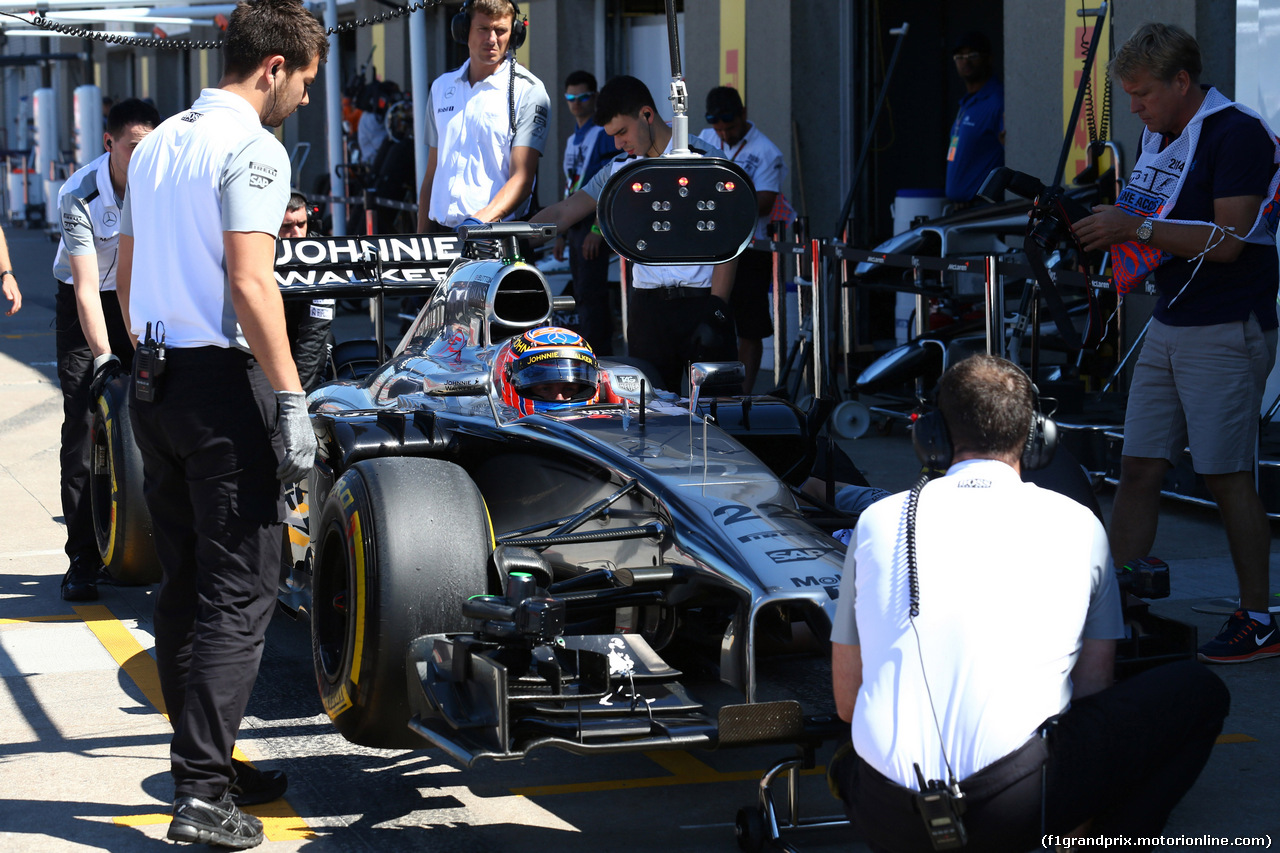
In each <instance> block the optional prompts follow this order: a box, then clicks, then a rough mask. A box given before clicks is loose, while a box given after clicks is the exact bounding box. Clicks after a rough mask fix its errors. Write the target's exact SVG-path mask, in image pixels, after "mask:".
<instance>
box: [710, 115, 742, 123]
mask: <svg viewBox="0 0 1280 853" xmlns="http://www.w3.org/2000/svg"><path fill="white" fill-rule="evenodd" d="M737 117H738V114H737V113H707V124H728V123H729V122H731V121H733V120H734V119H735V118H737Z"/></svg>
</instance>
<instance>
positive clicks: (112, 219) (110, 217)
mask: <svg viewBox="0 0 1280 853" xmlns="http://www.w3.org/2000/svg"><path fill="white" fill-rule="evenodd" d="M102 224H103V225H105V226H107V227H108V228H110V227H111V226H112V225H115V224H116V212H115V211H114V210H104V211H103V212H102Z"/></svg>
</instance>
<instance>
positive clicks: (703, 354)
mask: <svg viewBox="0 0 1280 853" xmlns="http://www.w3.org/2000/svg"><path fill="white" fill-rule="evenodd" d="M689 358H690V359H691V360H693V361H734V360H736V359H737V358H738V339H737V335H736V334H735V332H734V328H733V316H732V315H731V314H730V313H729V306H728V304H727V303H726V302H725V301H724V300H723V299H721V298H720V297H719V296H708V297H707V304H706V307H705V308H704V310H703V317H702V320H701V322H699V323H698V325H697V326H695V327H694V329H693V336H692V338H691V339H690V341H689Z"/></svg>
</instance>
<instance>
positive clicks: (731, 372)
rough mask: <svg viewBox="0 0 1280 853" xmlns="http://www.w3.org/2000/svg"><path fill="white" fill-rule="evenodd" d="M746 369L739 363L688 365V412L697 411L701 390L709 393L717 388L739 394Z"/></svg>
mask: <svg viewBox="0 0 1280 853" xmlns="http://www.w3.org/2000/svg"><path fill="white" fill-rule="evenodd" d="M746 378H747V369H746V368H745V367H744V366H743V364H742V362H740V361H695V362H694V363H693V364H691V365H689V389H690V391H689V411H690V413H692V412H694V411H697V408H698V397H699V395H700V394H701V392H702V389H703V388H707V387H709V388H710V389H711V391H715V390H716V389H718V388H724V389H726V390H728V389H733V393H735V394H737V393H741V391H742V383H743V382H744V381H746Z"/></svg>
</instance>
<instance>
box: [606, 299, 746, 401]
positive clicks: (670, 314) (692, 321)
mask: <svg viewBox="0 0 1280 853" xmlns="http://www.w3.org/2000/svg"><path fill="white" fill-rule="evenodd" d="M630 294H631V295H630V298H629V299H628V300H627V309H628V317H627V354H628V355H630V356H632V357H634V358H642V359H644V360H645V361H647V362H649V363H650V364H652V365H653V366H654V368H655V369H657V371H658V376H659V378H660V379H661V380H662V387H663V388H665V389H666V390H668V391H674V392H675V393H677V394H678V393H680V389H681V387H682V386H683V384H684V380H685V374H686V373H687V372H688V365H689V362H690V361H693V360H694V344H693V340H692V338H693V332H694V330H695V329H696V328H698V325H699V324H700V323H701V322H702V321H703V319H704V318H705V316H706V313H707V301H708V300H709V299H710V298H711V289H710V288H706V289H705V293H702V294H698V295H694V296H677V297H675V298H670V299H669V298H667V294H666V292H665V291H664V290H663V289H661V288H658V289H649V288H639V287H632V288H631V290H630ZM700 357H702V358H706V359H707V360H708V361H732V360H734V359H736V358H737V357H738V351H737V348H736V344H735V343H734V342H733V338H732V337H730V338H729V340H728V345H727V348H726V349H725V351H724V352H722V353H714V354H711V353H704V354H702V355H701V356H700Z"/></svg>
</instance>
